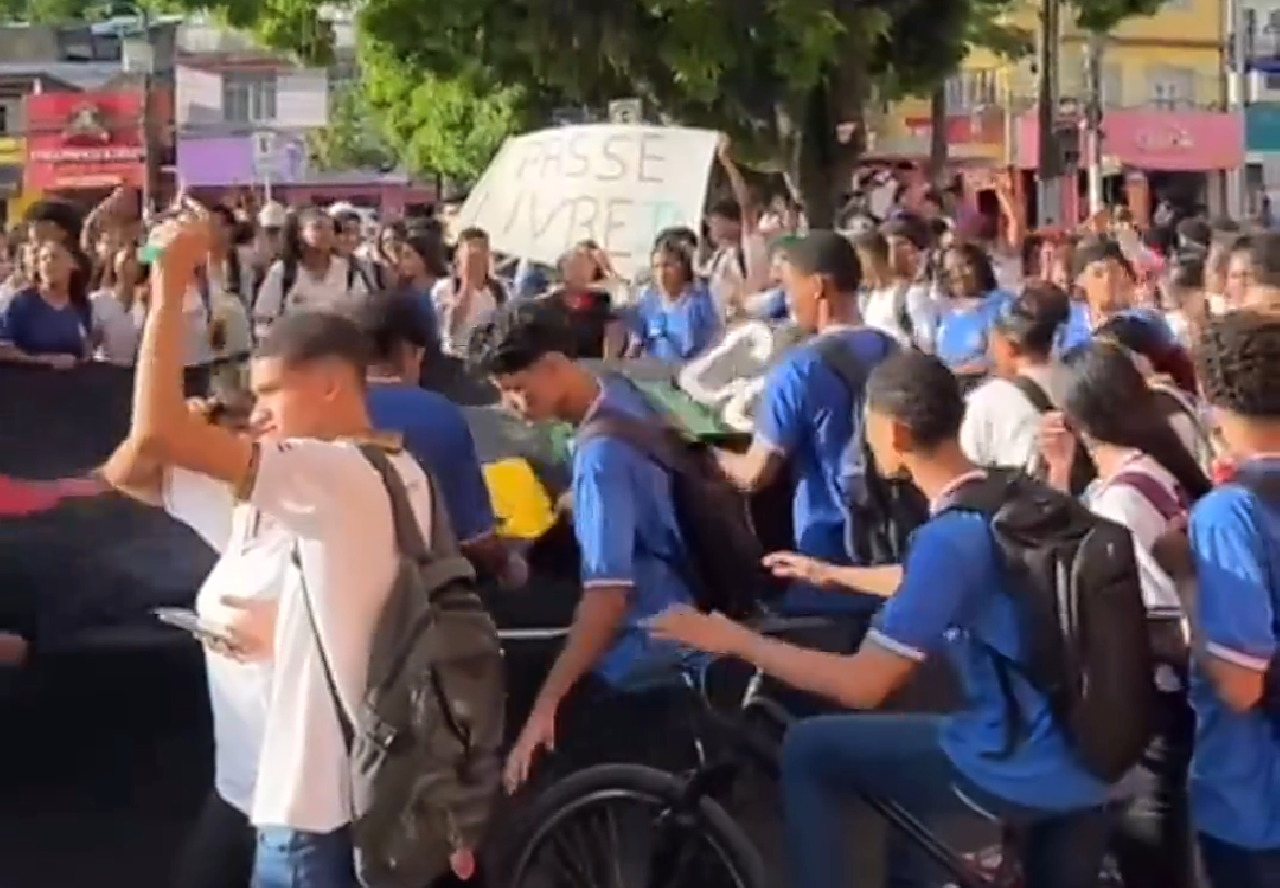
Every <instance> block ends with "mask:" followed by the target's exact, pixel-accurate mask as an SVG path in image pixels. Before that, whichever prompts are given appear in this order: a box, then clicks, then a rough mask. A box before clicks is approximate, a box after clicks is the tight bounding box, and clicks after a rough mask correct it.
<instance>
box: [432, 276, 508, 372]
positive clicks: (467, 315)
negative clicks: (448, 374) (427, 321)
mask: <svg viewBox="0 0 1280 888" xmlns="http://www.w3.org/2000/svg"><path fill="white" fill-rule="evenodd" d="M431 304H432V305H433V306H434V307H435V312H436V325H437V328H438V329H439V330H440V345H441V348H443V349H444V352H445V354H450V355H457V356H459V357H462V356H465V355H466V353H467V343H468V342H469V341H470V339H471V331H472V330H473V329H475V327H476V326H477V325H478V324H480V322H481V321H483V320H484V319H485V318H487V317H489V315H491V314H493V311H494V309H496V308H497V307H498V303H497V301H496V300H495V299H494V298H493V292H492V291H491V290H490V288H489V287H487V286H484V287H480V288H479V289H473V290H470V291H468V292H466V293H463V292H460V291H458V290H456V289H455V281H454V279H453V278H451V277H446V278H441V279H440V280H438V281H436V284H435V286H434V287H432V288H431Z"/></svg>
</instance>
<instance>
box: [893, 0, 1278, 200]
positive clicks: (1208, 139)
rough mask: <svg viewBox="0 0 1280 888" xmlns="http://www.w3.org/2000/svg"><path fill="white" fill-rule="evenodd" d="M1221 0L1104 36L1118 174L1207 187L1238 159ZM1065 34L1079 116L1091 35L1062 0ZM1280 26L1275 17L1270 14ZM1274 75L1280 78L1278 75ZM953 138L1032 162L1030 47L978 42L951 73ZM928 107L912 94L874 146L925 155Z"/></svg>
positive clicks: (1027, 9)
mask: <svg viewBox="0 0 1280 888" xmlns="http://www.w3.org/2000/svg"><path fill="white" fill-rule="evenodd" d="M1275 3H1276V6H1277V8H1280V0H1275ZM1224 6H1225V4H1223V3H1222V2H1220V0H1167V2H1166V3H1165V4H1164V6H1163V7H1161V10H1160V12H1159V13H1158V14H1156V15H1154V16H1149V17H1144V18H1135V19H1131V20H1129V21H1126V22H1124V23H1122V24H1121V25H1120V26H1119V27H1118V28H1116V29H1115V30H1113V31H1112V32H1111V33H1109V34H1106V35H1104V36H1103V39H1102V41H1101V65H1100V69H1101V77H1100V78H1099V87H1100V89H1099V92H1100V98H1101V104H1102V108H1103V121H1102V133H1103V137H1102V155H1103V165H1104V168H1105V169H1106V170H1107V172H1108V173H1111V174H1114V175H1115V178H1116V180H1117V182H1118V181H1122V180H1123V176H1122V175H1121V174H1122V173H1124V172H1125V171H1137V172H1142V173H1145V174H1149V178H1152V179H1153V180H1154V181H1155V182H1156V185H1157V191H1159V190H1161V188H1162V187H1166V186H1167V187H1174V183H1182V184H1179V185H1178V187H1180V188H1184V189H1190V190H1197V191H1198V192H1199V193H1200V197H1201V199H1204V198H1207V197H1211V196H1212V191H1213V189H1210V188H1208V187H1207V186H1208V183H1209V182H1210V181H1211V180H1212V179H1213V178H1214V176H1215V175H1216V174H1219V173H1222V172H1223V171H1226V170H1230V169H1235V168H1238V167H1239V165H1240V164H1241V163H1242V162H1243V151H1244V127H1243V122H1242V120H1241V118H1240V115H1239V114H1238V113H1233V112H1230V111H1229V110H1228V109H1227V99H1228V87H1229V76H1228V72H1227V70H1226V67H1225V66H1224V64H1223V60H1224V48H1225V47H1227V46H1228V42H1229V39H1230V28H1229V24H1228V23H1227V22H1226V21H1225V18H1224ZM1064 18H1065V19H1066V22H1065V23H1064V27H1063V32H1062V35H1061V41H1060V44H1059V45H1060V50H1059V53H1060V68H1059V71H1060V84H1061V95H1062V99H1063V106H1062V114H1063V115H1065V116H1066V117H1068V118H1071V119H1078V118H1079V115H1080V113H1081V111H1082V110H1083V109H1084V108H1085V107H1086V103H1087V101H1088V100H1089V98H1090V90H1089V89H1088V80H1087V76H1086V72H1087V67H1086V61H1087V50H1088V44H1089V37H1090V35H1089V34H1088V33H1086V32H1084V31H1082V30H1081V29H1079V28H1077V27H1076V26H1075V24H1074V22H1073V21H1072V20H1071V15H1070V7H1069V6H1064ZM1010 23H1011V24H1015V25H1018V26H1020V27H1022V28H1024V29H1026V30H1027V32H1028V33H1030V34H1033V35H1035V34H1036V33H1037V28H1038V25H1039V4H1038V3H1030V2H1029V3H1027V4H1026V5H1024V6H1023V7H1022V8H1020V9H1018V10H1017V11H1016V12H1015V13H1014V14H1013V15H1012V16H1011V21H1010ZM1277 24H1280V18H1278V20H1277ZM1278 85H1280V84H1278ZM946 91H947V110H948V121H947V129H948V144H949V149H950V152H951V156H952V157H953V158H954V159H956V160H957V161H959V162H962V163H963V162H968V163H979V164H995V165H1009V166H1013V167H1017V168H1019V169H1021V170H1024V171H1027V172H1031V171H1034V170H1035V169H1036V167H1037V165H1038V160H1039V158H1038V147H1039V120H1038V115H1037V113H1036V110H1035V105H1036V94H1037V75H1036V60H1035V58H1034V56H1032V57H1028V58H1024V59H1021V60H1019V61H1017V62H1013V63H1009V62H1003V61H1002V60H1001V59H999V58H997V57H994V56H993V55H991V54H990V53H988V52H985V51H982V50H974V51H973V52H971V53H970V55H969V58H968V59H966V61H965V62H964V65H963V66H962V69H961V70H960V71H959V72H958V73H957V74H956V75H955V76H954V77H952V78H951V80H950V81H949V82H948V83H947V88H946ZM929 124H930V121H929V107H928V102H927V101H925V100H920V99H916V100H909V101H905V102H903V103H901V104H900V105H899V106H897V107H896V108H895V109H894V113H891V114H890V115H887V117H886V119H885V124H884V133H883V135H882V136H880V137H878V138H877V139H875V146H874V148H873V150H874V151H875V152H876V153H877V154H879V153H884V154H885V155H887V156H894V155H904V156H905V155H916V156H919V157H927V156H928V148H929V140H930V132H931V128H930V125H929Z"/></svg>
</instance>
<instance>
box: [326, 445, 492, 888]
mask: <svg viewBox="0 0 1280 888" xmlns="http://www.w3.org/2000/svg"><path fill="white" fill-rule="evenodd" d="M360 451H361V453H363V454H364V457H365V459H367V460H368V461H369V463H370V464H371V465H372V466H373V467H374V468H375V469H376V470H377V472H378V474H379V475H380V476H381V478H382V483H383V485H384V487H385V488H386V490H387V496H388V497H389V499H390V501H391V514H392V520H393V521H394V525H395V534H396V547H397V549H398V550H399V553H400V565H399V569H398V571H397V573H396V578H395V581H394V585H393V586H392V589H391V594H390V595H389V596H388V597H387V601H386V604H385V605H384V606H383V610H382V614H381V616H380V618H379V620H378V623H377V625H376V626H375V628H374V636H373V640H372V644H371V646H370V654H369V672H368V679H367V683H366V688H365V693H364V696H363V698H362V699H361V701H360V703H359V708H358V711H357V713H356V716H357V725H354V726H353V725H352V723H351V720H350V719H349V718H348V715H347V711H346V709H345V708H344V707H343V705H342V703H341V701H340V699H339V697H338V694H337V685H336V683H335V681H334V678H333V670H332V667H331V664H330V661H329V657H328V655H327V654H326V653H325V652H324V647H323V645H319V648H320V656H321V662H322V665H323V667H324V678H325V682H326V684H327V685H328V688H329V694H330V696H331V697H332V698H333V703H334V707H335V709H336V710H337V715H338V722H339V725H340V727H341V729H342V735H343V740H344V742H345V743H346V747H347V751H348V753H349V761H350V767H351V771H350V773H351V784H352V787H351V788H352V803H353V808H354V811H353V816H352V839H353V843H354V845H355V850H356V872H357V874H358V875H359V877H360V881H361V883H362V884H364V885H373V886H377V888H422V886H424V885H429V884H431V882H432V881H433V880H434V879H435V878H436V877H438V876H440V875H442V874H444V873H445V872H446V871H448V869H449V858H450V855H451V854H452V853H453V852H454V851H456V850H460V849H464V848H467V849H473V850H478V849H479V847H480V843H481V841H482V839H483V837H484V831H485V827H486V825H487V823H488V821H489V817H490V813H491V812H492V810H493V806H494V803H495V801H496V800H497V798H498V795H499V792H500V788H501V776H502V757H501V754H500V753H501V749H502V742H503V730H504V717H505V707H506V668H505V665H504V663H503V656H502V645H501V642H500V640H499V638H498V630H497V627H496V626H495V625H494V623H493V620H492V618H491V617H490V616H489V613H488V611H487V610H486V609H485V606H484V603H483V602H482V601H481V600H480V596H479V595H478V594H477V592H476V589H475V573H474V571H473V569H472V567H471V564H470V562H468V561H467V559H466V558H465V557H463V556H462V555H461V553H460V552H459V551H458V547H457V541H456V539H455V538H454V534H453V529H452V527H451V525H450V522H449V518H448V514H447V512H446V511H445V509H444V506H443V502H444V501H443V500H442V499H441V497H440V494H439V488H438V485H437V484H436V483H435V480H434V479H432V478H431V476H430V474H428V475H427V480H428V483H429V485H430V488H431V497H432V500H431V501H432V506H433V514H432V521H431V546H430V548H428V546H427V544H426V542H425V541H424V540H423V538H422V533H421V531H420V529H419V525H418V522H417V519H416V518H415V516H414V513H413V508H412V507H411V506H410V504H409V498H408V494H407V493H406V491H405V486H404V482H403V481H402V480H401V478H400V474H399V472H397V471H396V469H395V467H394V466H392V464H391V461H390V459H389V458H388V456H387V454H386V453H385V452H384V451H383V450H381V449H379V448H378V447H376V446H373V445H368V446H362V447H361V448H360ZM303 595H304V598H305V601H306V608H307V615H308V617H309V619H310V620H311V627H312V631H313V632H316V638H317V641H318V640H319V638H320V636H319V632H318V631H317V624H316V620H315V611H314V606H313V604H312V601H311V595H310V592H309V591H307V588H306V584H305V582H304V583H303Z"/></svg>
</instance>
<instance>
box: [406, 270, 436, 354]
mask: <svg viewBox="0 0 1280 888" xmlns="http://www.w3.org/2000/svg"><path fill="white" fill-rule="evenodd" d="M402 292H403V293H404V294H405V295H406V296H408V297H409V298H410V299H412V300H413V301H414V303H415V304H416V305H417V306H418V310H419V311H420V312H421V313H422V322H423V323H424V324H425V325H426V330H427V338H428V339H429V340H430V342H431V350H432V351H434V350H436V349H438V348H439V347H440V322H439V321H438V320H437V319H436V307H435V303H434V302H432V301H431V290H430V289H426V290H420V289H418V288H417V287H414V286H412V285H408V284H407V285H405V287H404V289H403V290H402Z"/></svg>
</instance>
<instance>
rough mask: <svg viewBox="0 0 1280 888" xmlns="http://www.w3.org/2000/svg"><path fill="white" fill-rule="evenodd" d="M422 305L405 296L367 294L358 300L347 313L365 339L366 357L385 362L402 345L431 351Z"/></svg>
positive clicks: (405, 294) (427, 324) (382, 293)
mask: <svg viewBox="0 0 1280 888" xmlns="http://www.w3.org/2000/svg"><path fill="white" fill-rule="evenodd" d="M425 311H427V309H426V308H424V307H423V305H422V303H421V302H419V301H418V300H417V299H415V298H413V297H412V296H410V295H408V294H407V293H387V292H378V293H371V294H370V295H369V296H367V297H365V298H364V299H362V300H360V304H359V305H358V306H357V307H356V309H355V310H354V311H353V312H352V313H351V318H352V320H354V321H355V323H356V326H357V327H359V328H360V332H361V333H363V334H364V335H365V336H366V337H367V338H368V340H369V346H370V350H371V351H370V354H371V357H372V359H373V360H375V361H387V360H390V359H392V358H394V357H395V356H396V351H397V349H398V348H399V347H400V346H402V345H407V346H409V347H411V348H431V347H432V345H433V344H434V345H438V343H433V341H432V336H431V325H430V323H428V321H427V318H426V315H425V314H424V312H425Z"/></svg>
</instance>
